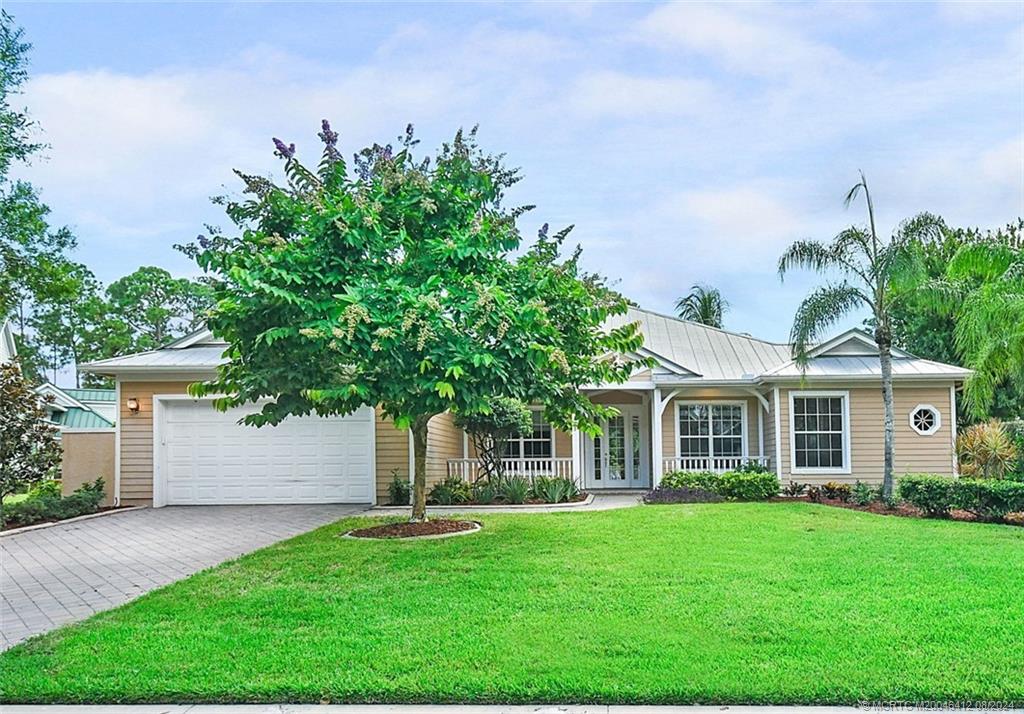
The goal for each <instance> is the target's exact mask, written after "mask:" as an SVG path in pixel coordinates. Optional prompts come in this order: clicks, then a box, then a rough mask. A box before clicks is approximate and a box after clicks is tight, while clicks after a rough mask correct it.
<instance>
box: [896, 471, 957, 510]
mask: <svg viewBox="0 0 1024 714" xmlns="http://www.w3.org/2000/svg"><path fill="white" fill-rule="evenodd" d="M955 485H956V479H953V478H950V477H948V476H936V475H934V474H907V475H906V476H904V477H903V478H901V479H900V481H899V495H900V498H902V499H903V500H904V501H906V502H907V503H909V504H910V505H911V506H914V507H916V508H920V509H921V510H922V511H923V512H924V513H925V515H928V516H932V517H935V516H948V515H949V509H950V507H951V506H952V504H953V489H954V487H955Z"/></svg>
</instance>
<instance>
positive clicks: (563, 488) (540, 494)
mask: <svg viewBox="0 0 1024 714" xmlns="http://www.w3.org/2000/svg"><path fill="white" fill-rule="evenodd" d="M530 493H531V495H532V496H533V497H534V498H536V499H539V500H541V501H544V502H545V503H561V502H563V501H569V500H572V499H573V498H576V497H577V496H579V495H580V490H579V488H578V487H577V486H576V483H575V482H574V481H573V480H572V479H568V478H564V477H559V476H554V477H548V476H539V477H537V478H536V479H534V481H533V486H531V487H530Z"/></svg>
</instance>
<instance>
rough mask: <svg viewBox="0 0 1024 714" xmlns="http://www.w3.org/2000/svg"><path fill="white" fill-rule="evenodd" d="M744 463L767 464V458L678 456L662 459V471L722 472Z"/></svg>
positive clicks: (736, 467)
mask: <svg viewBox="0 0 1024 714" xmlns="http://www.w3.org/2000/svg"><path fill="white" fill-rule="evenodd" d="M745 464H760V465H761V466H768V465H769V464H768V459H767V458H766V457H764V456H715V457H708V456H680V457H674V458H671V459H664V460H663V461H662V468H663V469H664V471H663V472H662V473H666V474H667V473H670V472H672V471H714V472H715V473H724V472H726V471H733V470H735V469H738V468H740V467H741V466H744V465H745Z"/></svg>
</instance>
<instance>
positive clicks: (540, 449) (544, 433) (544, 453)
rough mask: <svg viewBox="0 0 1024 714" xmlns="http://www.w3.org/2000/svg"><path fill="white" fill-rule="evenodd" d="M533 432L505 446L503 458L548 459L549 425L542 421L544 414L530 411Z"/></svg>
mask: <svg viewBox="0 0 1024 714" xmlns="http://www.w3.org/2000/svg"><path fill="white" fill-rule="evenodd" d="M532 414H533V431H532V432H531V433H529V434H524V435H523V436H522V437H520V438H518V439H509V440H508V442H507V443H506V444H505V456H506V457H507V458H510V459H518V458H524V459H550V458H551V425H550V424H548V423H547V422H545V421H544V412H542V411H540V410H539V409H534V410H532Z"/></svg>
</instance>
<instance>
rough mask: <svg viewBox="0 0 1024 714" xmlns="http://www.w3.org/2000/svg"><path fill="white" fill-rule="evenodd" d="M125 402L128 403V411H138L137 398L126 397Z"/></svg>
mask: <svg viewBox="0 0 1024 714" xmlns="http://www.w3.org/2000/svg"><path fill="white" fill-rule="evenodd" d="M126 404H127V405H128V411H130V412H131V413H132V414H138V413H139V400H138V399H136V398H135V397H128V401H127V402H126Z"/></svg>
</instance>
